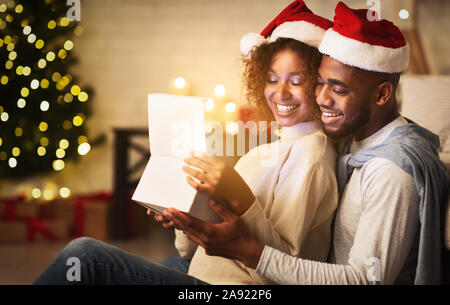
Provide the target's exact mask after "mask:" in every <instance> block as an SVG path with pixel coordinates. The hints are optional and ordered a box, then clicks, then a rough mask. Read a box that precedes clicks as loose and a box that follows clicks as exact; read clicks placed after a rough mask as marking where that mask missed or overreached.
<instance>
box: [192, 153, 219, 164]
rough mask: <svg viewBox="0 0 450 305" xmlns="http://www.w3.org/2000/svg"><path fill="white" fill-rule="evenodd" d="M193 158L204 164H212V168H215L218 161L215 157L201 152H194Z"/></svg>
mask: <svg viewBox="0 0 450 305" xmlns="http://www.w3.org/2000/svg"><path fill="white" fill-rule="evenodd" d="M191 156H192V157H193V158H197V159H200V160H202V161H203V162H206V163H208V164H210V165H211V166H214V165H215V163H216V159H215V158H214V157H210V156H208V155H207V154H206V153H204V152H200V151H192V152H191Z"/></svg>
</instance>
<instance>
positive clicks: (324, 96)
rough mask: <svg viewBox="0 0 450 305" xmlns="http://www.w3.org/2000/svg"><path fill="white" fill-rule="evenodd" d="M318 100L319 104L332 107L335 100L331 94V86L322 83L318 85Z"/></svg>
mask: <svg viewBox="0 0 450 305" xmlns="http://www.w3.org/2000/svg"><path fill="white" fill-rule="evenodd" d="M316 102H317V104H318V105H319V106H325V107H327V106H328V107H331V106H332V105H333V104H334V101H333V99H332V97H331V95H330V94H329V86H328V85H322V86H317V87H316Z"/></svg>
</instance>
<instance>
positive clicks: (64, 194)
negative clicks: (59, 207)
mask: <svg viewBox="0 0 450 305" xmlns="http://www.w3.org/2000/svg"><path fill="white" fill-rule="evenodd" d="M57 194H59V196H61V198H69V197H70V194H71V191H70V189H69V188H68V187H67V186H63V187H61V188H60V189H59V190H58V188H57V187H56V185H54V184H50V185H47V186H46V187H44V189H43V190H41V189H40V188H38V187H35V188H33V189H32V190H31V197H32V198H34V199H39V198H41V197H42V198H43V199H44V200H53V199H55V197H56V196H57Z"/></svg>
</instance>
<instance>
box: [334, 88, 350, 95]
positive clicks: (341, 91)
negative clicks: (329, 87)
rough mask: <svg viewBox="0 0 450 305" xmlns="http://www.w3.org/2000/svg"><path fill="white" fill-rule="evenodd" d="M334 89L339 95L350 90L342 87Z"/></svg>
mask: <svg viewBox="0 0 450 305" xmlns="http://www.w3.org/2000/svg"><path fill="white" fill-rule="evenodd" d="M333 91H334V93H336V94H337V95H346V94H347V93H348V90H345V89H340V88H333Z"/></svg>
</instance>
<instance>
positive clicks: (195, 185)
mask: <svg viewBox="0 0 450 305" xmlns="http://www.w3.org/2000/svg"><path fill="white" fill-rule="evenodd" d="M186 179H187V182H188V184H189V185H190V186H192V187H193V188H194V189H195V190H197V191H199V192H202V191H207V190H208V188H209V185H208V184H204V183H203V184H202V183H197V182H195V181H194V179H192V177H191V176H187V177H186Z"/></svg>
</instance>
